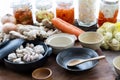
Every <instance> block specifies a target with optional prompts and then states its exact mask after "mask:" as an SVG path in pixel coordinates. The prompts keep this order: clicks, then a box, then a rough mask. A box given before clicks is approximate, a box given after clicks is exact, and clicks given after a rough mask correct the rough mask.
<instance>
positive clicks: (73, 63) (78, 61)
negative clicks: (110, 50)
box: [67, 56, 105, 66]
mask: <svg viewBox="0 0 120 80" xmlns="http://www.w3.org/2000/svg"><path fill="white" fill-rule="evenodd" d="M103 58H105V56H98V57H94V58H89V59H74V60H71V61H69V62H68V64H67V66H76V65H78V64H81V63H84V62H87V61H92V60H98V59H103Z"/></svg>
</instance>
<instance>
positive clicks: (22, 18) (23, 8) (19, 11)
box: [12, 0, 33, 25]
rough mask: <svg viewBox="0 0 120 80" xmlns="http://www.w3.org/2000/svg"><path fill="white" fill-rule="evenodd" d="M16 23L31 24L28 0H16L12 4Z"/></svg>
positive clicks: (30, 7)
mask: <svg viewBox="0 0 120 80" xmlns="http://www.w3.org/2000/svg"><path fill="white" fill-rule="evenodd" d="M12 8H13V13H14V16H15V18H16V21H17V24H24V25H26V24H33V18H32V10H31V9H32V5H31V3H30V1H29V0H17V1H14V2H13V4H12Z"/></svg>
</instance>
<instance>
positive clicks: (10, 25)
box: [3, 23, 17, 34]
mask: <svg viewBox="0 0 120 80" xmlns="http://www.w3.org/2000/svg"><path fill="white" fill-rule="evenodd" d="M10 31H17V25H15V24H13V23H5V24H4V25H3V32H4V33H7V34H8V33H9V32H10Z"/></svg>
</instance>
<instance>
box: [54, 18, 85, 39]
mask: <svg viewBox="0 0 120 80" xmlns="http://www.w3.org/2000/svg"><path fill="white" fill-rule="evenodd" d="M52 23H53V25H54V26H55V27H56V28H57V29H59V30H61V31H62V32H65V33H69V34H74V35H76V36H77V37H78V36H79V35H80V34H81V33H83V32H85V31H83V30H82V29H80V28H78V27H76V26H74V25H72V24H70V23H68V22H66V21H64V20H62V19H60V18H53V19H52Z"/></svg>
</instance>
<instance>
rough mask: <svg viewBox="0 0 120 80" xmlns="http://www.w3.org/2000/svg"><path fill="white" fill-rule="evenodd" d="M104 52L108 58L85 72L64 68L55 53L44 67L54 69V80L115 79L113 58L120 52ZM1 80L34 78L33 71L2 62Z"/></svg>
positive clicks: (0, 66) (30, 79)
mask: <svg viewBox="0 0 120 80" xmlns="http://www.w3.org/2000/svg"><path fill="white" fill-rule="evenodd" d="M75 25H77V24H75ZM77 26H78V25H77ZM83 29H84V30H87V31H89V30H93V31H95V30H96V29H97V28H96V26H95V25H94V26H93V27H91V28H90V29H87V28H83ZM78 47H79V44H78ZM100 54H101V53H100ZM102 54H104V55H106V59H102V60H100V61H99V63H98V64H97V65H96V66H95V67H94V68H92V69H90V70H88V71H84V72H69V71H66V70H64V69H63V68H61V67H60V66H59V65H58V64H57V63H56V60H55V59H56V56H55V55H51V56H50V57H49V58H48V61H47V63H46V64H45V65H44V66H43V67H48V68H51V69H52V71H53V80H115V77H116V72H115V71H114V68H113V65H112V60H113V58H114V57H116V56H118V55H120V54H119V52H114V51H103V52H102ZM0 80H32V77H31V73H29V74H24V73H16V72H13V71H11V70H8V69H7V68H5V66H4V65H3V64H1V65H0Z"/></svg>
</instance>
